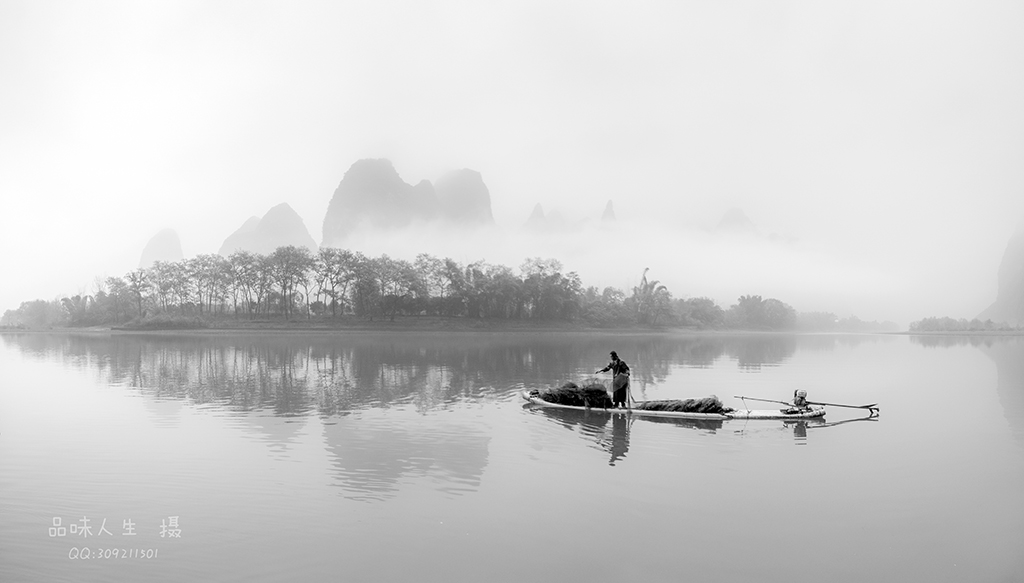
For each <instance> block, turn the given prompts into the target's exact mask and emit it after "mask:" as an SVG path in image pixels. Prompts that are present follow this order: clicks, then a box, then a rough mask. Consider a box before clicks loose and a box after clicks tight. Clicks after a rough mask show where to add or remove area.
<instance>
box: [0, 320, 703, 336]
mask: <svg viewBox="0 0 1024 583" xmlns="http://www.w3.org/2000/svg"><path fill="white" fill-rule="evenodd" d="M703 332H705V331H701V330H697V329H696V328H663V327H658V328H651V327H641V326H629V327H622V328H599V327H594V326H589V325H586V324H584V323H579V322H564V321H563V322H558V321H554V322H552V321H547V322H535V321H529V320H488V319H469V318H437V317H406V318H397V319H396V320H394V321H390V320H372V321H371V320H364V319H359V318H337V319H331V320H323V319H317V320H305V319H294V320H284V319H280V320H277V319H275V320H230V319H224V320H213V321H206V322H202V324H201V325H199V326H192V327H182V326H173V327H171V326H168V327H160V326H155V327H131V326H89V327H60V328H45V329H44V328H0V334H23V333H29V334H32V333H59V334H116V335H132V334H144V335H167V334H174V335H229V334H254V333H259V334H264V333H271V334H353V333H426V334H435V333H441V334H445V333H496V334H521V333H522V334H535V333H545V334H551V333H568V334H595V335H600V334H608V335H617V336H621V335H623V334H629V335H633V334H637V335H639V334H643V335H649V334H673V335H674V334H698V333H703ZM707 332H711V333H714V331H707Z"/></svg>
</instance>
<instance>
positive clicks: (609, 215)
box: [601, 200, 615, 223]
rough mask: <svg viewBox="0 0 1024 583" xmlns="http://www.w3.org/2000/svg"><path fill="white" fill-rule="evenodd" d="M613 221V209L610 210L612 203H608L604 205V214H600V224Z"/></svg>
mask: <svg viewBox="0 0 1024 583" xmlns="http://www.w3.org/2000/svg"><path fill="white" fill-rule="evenodd" d="M614 221H615V209H614V208H612V201H610V200H609V201H608V204H606V205H604V212H603V213H601V222H602V223H608V222H614Z"/></svg>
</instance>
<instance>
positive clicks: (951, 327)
mask: <svg viewBox="0 0 1024 583" xmlns="http://www.w3.org/2000/svg"><path fill="white" fill-rule="evenodd" d="M1016 330H1020V327H1019V326H1011V325H1010V324H1008V323H1006V322H993V321H992V320H985V321H984V322H982V321H981V320H979V319H978V318H974V319H973V320H967V319H966V318H960V319H954V318H950V317H948V316H943V317H941V318H940V317H931V318H924V319H921V320H918V321H916V322H911V323H910V331H911V332H995V331H1003V332H1006V331H1016Z"/></svg>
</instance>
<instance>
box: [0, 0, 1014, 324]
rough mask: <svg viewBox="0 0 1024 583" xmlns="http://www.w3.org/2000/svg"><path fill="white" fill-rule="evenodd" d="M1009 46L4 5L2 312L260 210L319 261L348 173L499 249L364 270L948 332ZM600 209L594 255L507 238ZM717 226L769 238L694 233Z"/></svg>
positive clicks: (433, 247) (823, 33) (972, 305)
mask: <svg viewBox="0 0 1024 583" xmlns="http://www.w3.org/2000/svg"><path fill="white" fill-rule="evenodd" d="M1022 29H1024V4H1022V3H1020V2H999V3H995V2H992V3H985V2H978V1H962V2H938V1H928V2H916V3H913V2H899V1H888V0H887V1H884V2H865V1H857V2H784V1H779V2H730V1H715V2H646V3H642V2H629V3H626V2H616V3H610V2H593V1H586V2H551V1H546V2H535V3H531V2H523V1H517V2H505V3H495V2H424V1H420V0H417V1H410V2H383V1H373V2H368V1H364V2H358V3H343V2H323V3H313V2H280V3H270V2H252V1H247V2H237V3H230V2H218V3H211V2H196V3H191V2H170V3H157V2H89V3H73V2H59V3H58V2H38V1H32V2H10V1H6V0H0V202H2V207H0V212H2V217H3V220H2V223H0V273H2V274H3V275H2V276H0V277H2V278H3V282H2V285H0V311H2V310H4V309H10V308H16V307H17V306H18V304H19V303H20V302H21V301H24V300H29V299H35V298H46V299H51V298H53V297H57V296H60V295H67V294H73V293H78V292H85V293H92V291H93V290H94V279H95V278H96V276H108V275H123V274H124V273H126V272H127V271H129V270H130V269H133V268H134V267H136V265H137V263H138V261H139V256H140V254H141V251H142V248H143V246H144V245H145V243H146V242H147V241H148V239H149V238H150V237H151V236H153V235H154V234H155V233H156V232H157V231H159V230H160V229H162V228H167V227H170V228H174V229H175V230H177V232H178V233H179V235H180V236H181V239H182V243H183V247H184V252H185V254H186V256H192V255H195V254H197V253H213V252H216V251H217V249H218V248H219V246H220V244H221V243H222V242H223V240H224V239H225V238H226V237H227V236H228V235H229V234H230V233H231V232H233V231H234V230H235V229H237V228H238V227H239V226H240V225H241V224H242V222H243V221H244V220H245V219H246V218H248V217H250V216H252V215H263V214H264V213H266V211H267V210H269V209H270V208H271V207H272V206H274V205H276V204H278V203H280V202H287V203H289V204H290V205H291V206H292V207H293V208H294V209H295V210H296V211H297V212H298V213H299V214H300V215H301V216H302V218H303V219H304V220H305V223H306V226H307V227H308V228H309V231H310V233H311V234H312V236H313V238H314V239H316V240H317V241H318V242H319V241H320V240H321V228H322V222H323V217H324V214H325V212H326V210H327V204H328V202H329V201H330V197H331V195H332V193H333V192H334V189H335V188H336V187H337V185H338V182H339V181H340V180H341V177H342V175H343V174H344V172H345V170H347V169H348V167H349V165H351V164H352V162H354V161H355V160H357V159H360V158H367V157H387V158H389V159H391V160H392V161H393V162H394V164H395V167H396V168H397V169H398V171H399V173H400V174H401V175H402V178H403V179H404V180H405V181H406V182H409V183H416V182H418V181H419V180H422V179H429V180H436V179H437V178H438V177H439V176H440V175H441V174H443V173H444V172H446V171H448V170H451V169H456V168H463V167H468V168H473V169H475V170H478V171H480V172H481V173H482V175H483V178H484V181H485V182H486V184H487V186H488V187H489V189H490V192H491V197H492V204H493V209H494V216H495V220H496V222H497V223H498V225H499V227H500V228H501V230H502V233H503V234H502V235H501V236H496V237H492V238H491V240H490V241H489V242H490V243H491V245H490V246H488V245H478V246H474V248H473V249H474V251H479V252H480V253H485V255H481V254H478V256H470V255H469V253H470V252H469V251H467V250H466V245H465V242H464V241H463V242H461V246H460V245H459V242H458V241H452V240H451V238H450V237H448V238H446V237H444V236H443V235H440V236H438V237H437V238H436V239H434V238H430V237H413V236H410V235H408V234H407V235H403V236H400V237H393V238H387V239H382V238H376V239H372V240H364V239H357V240H354V245H355V244H358V245H360V247H361V248H362V249H361V250H364V251H367V252H377V250H387V251H389V252H390V253H392V254H396V255H405V256H407V257H410V258H411V257H412V256H413V255H415V253H416V252H418V251H428V252H433V253H446V254H451V255H453V257H455V258H456V259H459V260H460V261H464V262H468V261H472V260H474V259H480V258H486V259H489V260H491V261H493V262H500V263H505V264H508V265H512V266H518V264H519V263H520V262H521V261H522V259H523V258H525V257H527V256H532V255H538V254H539V255H545V256H554V257H556V258H557V259H560V260H561V261H562V262H563V263H564V264H565V265H566V267H567V268H568V269H576V270H578V271H579V272H580V274H581V275H582V276H583V278H584V283H592V284H596V285H615V286H618V287H626V286H628V285H633V284H635V283H636V280H638V279H639V276H640V272H641V271H642V270H643V268H644V267H651V269H652V275H654V276H655V277H656V278H657V279H661V280H662V281H664V282H666V283H668V284H670V289H671V290H672V292H673V294H674V295H676V296H677V297H688V296H711V297H714V298H715V299H716V300H718V301H719V303H720V304H722V305H723V306H726V307H727V306H728V304H729V303H731V302H734V301H735V298H736V296H738V295H739V294H741V293H757V294H762V295H765V296H773V297H778V298H779V299H782V300H783V301H787V302H788V303H790V304H792V305H793V306H794V307H796V308H797V309H798V310H801V311H810V310H822V309H827V310H829V311H834V312H837V313H838V314H839V315H840V316H846V315H850V314H856V315H858V316H860V317H861V318H863V319H893V320H897V321H900V322H901V323H903V324H906V322H907V321H909V320H912V319H918V318H921V317H924V316H930V315H950V316H954V317H968V318H970V317H973V316H974V315H976V314H977V312H979V311H980V310H982V309H983V308H985V307H986V306H987V305H988V304H989V303H991V301H993V300H994V299H995V289H996V287H995V286H996V281H995V279H996V270H997V267H998V263H999V260H1000V259H1001V256H1002V253H1003V250H1004V248H1005V245H1006V243H1007V241H1008V240H1009V238H1010V236H1011V234H1012V232H1013V230H1014V228H1015V227H1016V226H1017V225H1018V223H1020V221H1021V219H1022V218H1024V164H1022V162H1024V107H1022V105H1021V104H1024V35H1022V34H1020V31H1021V30H1022ZM609 199H611V200H613V201H614V204H615V208H616V213H617V214H618V216H619V218H620V219H621V223H620V225H619V226H618V228H617V229H616V230H615V231H614V232H612V231H608V230H602V229H600V228H598V227H597V226H596V225H595V224H593V223H591V224H590V226H585V227H582V229H581V230H580V231H578V232H576V233H575V234H573V235H571V236H565V237H561V238H557V240H556V239H543V238H537V237H524V236H522V235H520V234H519V231H518V230H519V228H520V226H521V225H522V223H523V222H525V220H526V218H527V216H528V215H529V214H530V211H531V209H532V208H533V206H534V204H536V203H537V202H541V203H542V204H544V206H545V208H546V209H557V210H559V211H560V212H561V213H562V214H563V215H564V216H565V217H566V218H567V219H568V220H570V221H577V220H584V219H590V220H592V221H594V220H596V219H597V217H599V216H600V213H601V211H602V209H603V207H604V204H605V203H606V201H608V200H609ZM731 208H740V209H742V210H743V211H744V212H745V213H746V214H747V216H749V217H750V219H751V220H752V221H753V222H754V223H755V224H756V225H757V226H758V229H759V230H760V231H761V233H762V234H763V235H764V237H723V236H718V235H713V234H710V233H708V232H707V230H706V229H708V228H712V227H714V225H715V224H716V223H717V222H718V220H719V219H720V218H721V216H722V215H723V214H724V213H725V212H726V211H727V210H729V209H731ZM773 233H774V234H777V235H778V237H776V238H775V239H770V238H769V237H768V235H771V234H773ZM355 248H359V247H355Z"/></svg>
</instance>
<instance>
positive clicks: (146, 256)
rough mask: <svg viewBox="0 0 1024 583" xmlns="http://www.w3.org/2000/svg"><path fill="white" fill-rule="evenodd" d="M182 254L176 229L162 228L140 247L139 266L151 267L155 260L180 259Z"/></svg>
mask: <svg viewBox="0 0 1024 583" xmlns="http://www.w3.org/2000/svg"><path fill="white" fill-rule="evenodd" d="M184 256H185V254H184V253H182V252H181V239H179V238H178V233H177V231H175V230H174V229H164V230H162V231H160V232H159V233H157V234H156V235H153V238H152V239H150V240H149V242H148V243H146V246H145V248H143V249H142V257H141V258H140V259H139V267H142V268H149V267H152V266H153V263H154V262H156V261H167V262H175V261H181V260H182V258H183V257H184Z"/></svg>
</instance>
